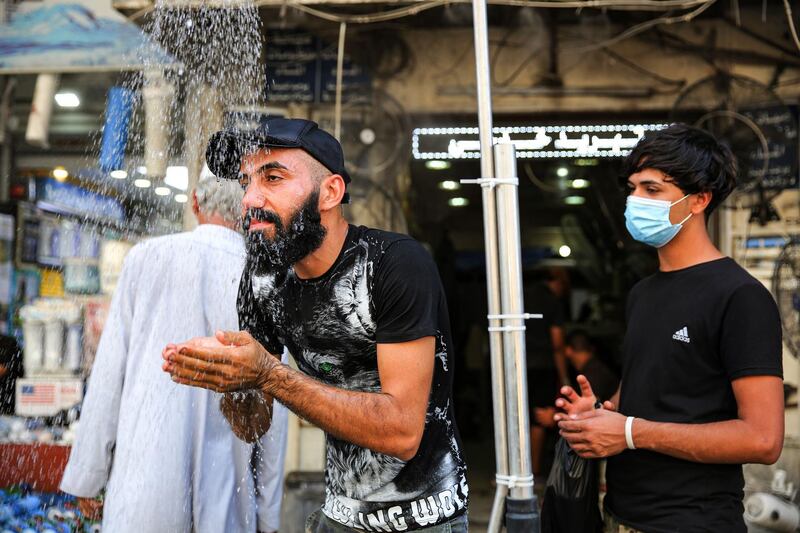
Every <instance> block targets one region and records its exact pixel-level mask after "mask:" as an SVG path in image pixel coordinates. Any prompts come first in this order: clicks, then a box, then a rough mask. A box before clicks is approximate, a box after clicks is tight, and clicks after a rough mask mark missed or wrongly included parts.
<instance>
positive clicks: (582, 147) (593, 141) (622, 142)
mask: <svg viewBox="0 0 800 533" xmlns="http://www.w3.org/2000/svg"><path fill="white" fill-rule="evenodd" d="M665 127H667V124H605V125H584V126H501V127H495V128H492V133H493V135H494V140H495V142H504V143H508V142H510V143H513V144H514V147H515V148H516V150H517V157H518V158H520V159H532V158H578V157H624V156H626V155H628V153H630V151H631V149H632V148H633V147H634V146H636V143H637V142H639V139H641V138H642V136H643V135H644V134H645V133H646V132H648V131H655V130H659V129H662V128H665ZM411 147H412V151H413V155H414V159H479V158H480V156H481V154H480V149H481V145H480V140H479V139H478V128H475V127H455V128H417V129H415V130H414V132H413V136H412V140H411Z"/></svg>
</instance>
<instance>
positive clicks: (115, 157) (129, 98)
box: [99, 87, 134, 172]
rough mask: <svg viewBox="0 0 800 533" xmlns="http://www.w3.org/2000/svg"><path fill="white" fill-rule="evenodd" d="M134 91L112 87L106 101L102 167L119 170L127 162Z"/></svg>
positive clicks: (104, 169)
mask: <svg viewBox="0 0 800 533" xmlns="http://www.w3.org/2000/svg"><path fill="white" fill-rule="evenodd" d="M133 101H134V92H133V91H131V90H130V89H126V88H124V87H111V88H110V89H109V90H108V100H107V102H106V119H105V123H104V125H103V140H102V142H101V144H100V161H99V164H100V169H101V170H103V171H105V172H110V171H112V170H119V169H122V168H123V165H124V164H125V146H126V145H127V144H128V130H129V127H130V121H131V116H132V115H133Z"/></svg>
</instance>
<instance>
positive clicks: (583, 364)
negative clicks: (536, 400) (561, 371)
mask: <svg viewBox="0 0 800 533" xmlns="http://www.w3.org/2000/svg"><path fill="white" fill-rule="evenodd" d="M564 356H565V357H566V358H567V361H569V364H570V366H572V368H574V369H575V372H576V373H577V374H579V375H580V374H582V375H584V376H586V379H588V380H589V383H591V384H592V390H593V391H594V394H595V396H597V399H598V401H601V402H603V401H605V400H608V399H609V398H611V397H612V396H613V395H614V393H615V392H617V387H618V386H619V378H618V377H617V376H616V375H614V373H613V372H612V371H611V370H610V369H609V368H608V366H606V364H605V363H603V362H602V361H601V360H600V359H599V358H598V357H596V356H595V346H594V343H592V339H591V338H590V337H589V335H588V334H587V333H586V332H585V331H583V330H579V329H577V330H575V331H572V332H570V333H569V334H568V335H567V338H566V340H565V341H564ZM576 388H577V387H576Z"/></svg>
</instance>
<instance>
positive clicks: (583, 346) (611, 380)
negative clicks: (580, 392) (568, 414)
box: [534, 329, 619, 428]
mask: <svg viewBox="0 0 800 533" xmlns="http://www.w3.org/2000/svg"><path fill="white" fill-rule="evenodd" d="M564 357H565V358H566V359H567V361H568V362H569V364H570V366H571V367H572V368H573V369H574V370H575V373H576V374H578V375H583V376H585V377H586V379H588V380H589V383H591V384H592V390H594V393H595V395H596V396H597V399H598V401H601V402H602V401H605V400H608V399H609V398H611V397H612V396H613V395H614V393H615V392H616V391H617V387H618V386H619V378H617V376H616V375H615V374H614V373H613V372H612V371H611V370H610V369H609V368H608V366H606V364H605V363H603V362H602V361H601V360H600V358H598V357H596V355H595V346H594V343H593V342H592V339H591V338H590V337H589V335H588V334H587V333H586V332H585V331H583V330H579V329H578V330H575V331H572V332H570V333H569V334H568V335H567V336H566V338H565V340H564ZM575 388H576V390H577V389H578V384H577V383H575ZM555 414H556V410H555V408H554V407H537V408H536V409H535V410H534V419H535V420H536V422H537V423H538V424H539V425H540V426H543V427H546V428H550V427H555V421H554V420H553V415H555Z"/></svg>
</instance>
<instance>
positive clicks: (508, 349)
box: [494, 143, 533, 498]
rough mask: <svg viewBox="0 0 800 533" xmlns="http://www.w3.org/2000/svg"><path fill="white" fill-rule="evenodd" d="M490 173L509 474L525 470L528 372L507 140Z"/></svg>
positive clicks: (513, 163) (519, 494)
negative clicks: (492, 174)
mask: <svg viewBox="0 0 800 533" xmlns="http://www.w3.org/2000/svg"><path fill="white" fill-rule="evenodd" d="M494 153H495V164H496V173H495V177H496V178H498V179H502V180H504V181H503V182H502V183H500V184H499V185H498V186H497V214H498V220H497V223H498V246H499V252H500V257H502V258H503V261H502V265H501V268H500V287H501V291H500V301H501V304H500V307H501V309H502V313H503V314H504V315H515V316H517V317H519V318H509V319H506V320H505V322H504V325H505V326H511V327H512V328H514V329H512V330H510V331H504V332H503V347H504V348H505V358H504V365H505V374H506V375H505V377H506V407H507V409H508V415H509V418H508V445H509V450H508V451H509V465H510V470H511V475H512V476H519V477H523V476H529V475H530V474H531V449H530V440H529V439H530V424H529V422H528V377H527V373H526V369H527V364H526V359H525V330H524V326H525V320H524V319H523V318H522V314H523V313H524V312H525V310H524V303H523V296H522V251H521V245H520V229H519V205H518V199H517V187H518V186H517V185H515V184H513V183H509V182H507V181H505V180H510V179H514V178H516V177H517V158H516V155H515V153H514V145H513V144H511V143H501V144H496V145H495V147H494ZM532 494H533V489H532V488H531V487H516V488H514V489H512V490H511V496H512V497H515V498H524V497H530V496H531V495H532Z"/></svg>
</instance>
